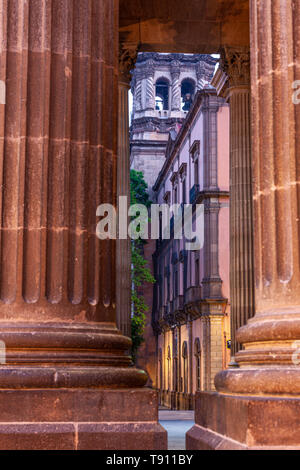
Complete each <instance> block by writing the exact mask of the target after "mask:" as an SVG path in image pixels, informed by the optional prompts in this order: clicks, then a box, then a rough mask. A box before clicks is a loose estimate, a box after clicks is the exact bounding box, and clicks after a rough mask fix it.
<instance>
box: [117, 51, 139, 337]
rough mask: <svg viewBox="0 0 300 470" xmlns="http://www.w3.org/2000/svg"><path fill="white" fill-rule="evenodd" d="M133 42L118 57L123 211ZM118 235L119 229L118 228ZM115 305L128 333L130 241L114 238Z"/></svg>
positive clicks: (127, 192) (121, 326) (127, 185)
mask: <svg viewBox="0 0 300 470" xmlns="http://www.w3.org/2000/svg"><path fill="white" fill-rule="evenodd" d="M137 53H138V47H137V45H136V44H122V45H121V47H120V57H119V128H118V169H117V197H118V204H119V201H120V199H119V198H120V197H124V196H126V197H127V213H128V208H129V205H130V150H129V106H128V93H129V90H130V82H131V73H130V71H131V70H132V69H133V68H134V65H135V62H136V59H137ZM118 234H120V230H118ZM116 250H117V252H116V281H117V291H116V308H117V326H118V328H119V329H120V330H121V332H122V333H123V334H124V335H125V336H128V337H130V336H131V319H130V314H131V243H130V239H129V237H128V236H127V238H126V239H118V240H117V247H116Z"/></svg>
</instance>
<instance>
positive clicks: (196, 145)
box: [190, 140, 200, 161]
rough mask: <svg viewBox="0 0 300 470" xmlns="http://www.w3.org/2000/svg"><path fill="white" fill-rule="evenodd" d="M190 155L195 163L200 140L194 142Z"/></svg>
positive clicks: (198, 153)
mask: <svg viewBox="0 0 300 470" xmlns="http://www.w3.org/2000/svg"><path fill="white" fill-rule="evenodd" d="M190 155H191V157H192V160H193V161H195V160H197V158H198V157H199V155H200V140H195V141H194V143H193V144H192V146H191V148H190Z"/></svg>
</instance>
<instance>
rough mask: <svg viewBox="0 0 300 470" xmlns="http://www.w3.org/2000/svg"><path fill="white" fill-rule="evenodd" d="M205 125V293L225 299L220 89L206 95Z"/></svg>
mask: <svg viewBox="0 0 300 470" xmlns="http://www.w3.org/2000/svg"><path fill="white" fill-rule="evenodd" d="M203 101H204V104H203V108H202V112H203V116H204V117H203V123H204V124H203V127H204V155H203V160H204V182H203V184H204V189H203V192H204V196H203V201H202V203H203V204H204V208H205V215H204V217H205V219H204V220H205V223H204V228H205V245H204V278H203V280H202V286H203V297H204V298H213V299H221V298H222V280H221V278H220V273H219V213H220V203H219V187H218V148H217V146H218V142H217V134H218V111H219V106H220V102H222V104H223V100H222V99H220V98H218V97H217V96H216V93H215V92H214V93H213V94H209V93H207V94H205V95H204V98H203Z"/></svg>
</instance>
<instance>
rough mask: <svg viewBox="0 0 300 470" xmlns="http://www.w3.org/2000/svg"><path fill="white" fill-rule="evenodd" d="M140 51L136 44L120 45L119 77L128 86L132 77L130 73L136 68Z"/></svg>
mask: <svg viewBox="0 0 300 470" xmlns="http://www.w3.org/2000/svg"><path fill="white" fill-rule="evenodd" d="M138 49H139V48H138V45H137V44H135V43H132V44H128V43H127V44H120V52H119V75H120V77H121V79H122V80H124V81H125V82H126V83H128V84H130V82H131V78H132V77H131V73H130V72H131V70H132V69H133V68H134V66H135V63H136V60H137V55H138Z"/></svg>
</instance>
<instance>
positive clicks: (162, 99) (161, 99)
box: [155, 78, 169, 111]
mask: <svg viewBox="0 0 300 470" xmlns="http://www.w3.org/2000/svg"><path fill="white" fill-rule="evenodd" d="M155 109H156V110H157V111H167V110H168V109H169V82H168V80H167V79H166V78H159V79H158V80H157V82H156V91H155Z"/></svg>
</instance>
